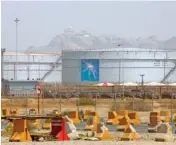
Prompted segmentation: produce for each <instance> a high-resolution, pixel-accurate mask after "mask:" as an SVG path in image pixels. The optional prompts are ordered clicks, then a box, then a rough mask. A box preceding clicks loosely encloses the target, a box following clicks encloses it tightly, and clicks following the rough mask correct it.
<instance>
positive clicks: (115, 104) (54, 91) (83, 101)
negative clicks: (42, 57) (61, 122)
mask: <svg viewBox="0 0 176 145" xmlns="http://www.w3.org/2000/svg"><path fill="white" fill-rule="evenodd" d="M152 89H154V90H155V92H154V91H153V94H150V93H148V94H147V93H146V92H145V93H144V92H142V93H141V92H140V91H141V89H140V87H139V88H136V87H126V88H125V89H124V92H122V91H121V87H93V86H76V85H69V86H68V85H67V86H64V87H63V86H60V85H57V84H54V85H51V84H50V85H45V86H42V94H41V95H40V97H39V98H38V97H37V96H34V95H32V94H29V92H28V93H26V94H25V93H24V94H20V96H4V97H3V96H2V108H3V107H4V108H19V109H20V112H21V114H29V110H30V109H32V108H35V109H39V111H40V114H47V113H50V112H51V111H53V110H59V111H62V112H64V111H71V110H74V111H81V110H83V111H85V110H94V111H97V112H98V113H99V115H100V117H107V114H108V111H117V112H118V111H120V110H129V111H138V112H140V113H141V114H144V116H145V113H149V112H151V111H161V110H168V111H170V113H171V116H172V120H173V119H174V117H175V116H176V98H175V96H174V95H172V93H174V92H175V91H176V88H174V87H170V88H169V87H167V88H166V87H163V88H158V87H157V89H156V88H151V89H150V88H145V90H148V91H152ZM129 90H130V91H129ZM165 92H167V93H168V94H166V93H165ZM163 93H165V97H163V96H162V94H163ZM158 94H161V95H159V97H156V96H157V95H158ZM38 100H39V103H38Z"/></svg>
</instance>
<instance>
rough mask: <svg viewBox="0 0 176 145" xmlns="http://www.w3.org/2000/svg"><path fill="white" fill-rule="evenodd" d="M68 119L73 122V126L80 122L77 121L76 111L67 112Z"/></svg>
mask: <svg viewBox="0 0 176 145" xmlns="http://www.w3.org/2000/svg"><path fill="white" fill-rule="evenodd" d="M68 117H69V118H70V119H71V120H72V121H73V123H75V124H79V123H80V122H81V121H80V119H79V116H78V112H77V111H69V112H68Z"/></svg>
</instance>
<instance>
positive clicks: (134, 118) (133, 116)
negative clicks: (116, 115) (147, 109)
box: [128, 112, 141, 125]
mask: <svg viewBox="0 0 176 145" xmlns="http://www.w3.org/2000/svg"><path fill="white" fill-rule="evenodd" d="M128 116H129V118H130V124H131V125H140V124H141V121H140V118H139V112H131V113H128Z"/></svg>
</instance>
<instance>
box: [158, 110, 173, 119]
mask: <svg viewBox="0 0 176 145" xmlns="http://www.w3.org/2000/svg"><path fill="white" fill-rule="evenodd" d="M160 119H161V121H162V122H170V119H171V116H170V112H169V111H165V110H161V111H160Z"/></svg>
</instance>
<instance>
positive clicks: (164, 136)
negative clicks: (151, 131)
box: [155, 123, 174, 142]
mask: <svg viewBox="0 0 176 145" xmlns="http://www.w3.org/2000/svg"><path fill="white" fill-rule="evenodd" d="M155 141H160V142H168V141H171V142H172V141H174V136H173V134H172V127H171V125H170V124H169V123H162V124H160V125H159V126H158V128H157V134H156V135H155Z"/></svg>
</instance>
